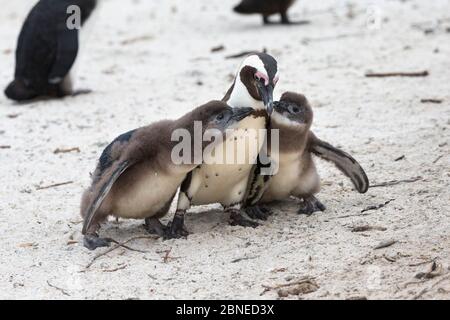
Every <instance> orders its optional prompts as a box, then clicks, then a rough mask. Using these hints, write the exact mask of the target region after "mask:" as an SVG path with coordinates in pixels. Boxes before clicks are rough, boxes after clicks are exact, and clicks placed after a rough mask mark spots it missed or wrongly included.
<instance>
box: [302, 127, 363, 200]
mask: <svg viewBox="0 0 450 320" xmlns="http://www.w3.org/2000/svg"><path fill="white" fill-rule="evenodd" d="M309 150H310V151H311V152H312V153H314V154H315V155H316V156H318V157H320V158H322V159H324V160H326V161H330V162H332V163H334V165H335V166H336V167H337V168H338V169H339V170H340V171H341V172H342V173H343V174H345V175H346V176H347V177H349V178H350V180H351V181H352V182H353V185H354V186H355V188H356V190H358V192H360V193H365V192H367V190H368V189H369V179H368V178H367V175H366V173H365V172H364V169H363V168H362V167H361V165H360V164H359V163H358V162H357V161H356V160H355V159H354V158H353V157H352V156H351V155H349V154H348V153H346V152H344V151H342V150H340V149H338V148H336V147H333V146H332V145H331V144H329V143H328V142H325V141H322V140H320V139H319V138H317V137H316V136H315V135H314V134H313V133H312V132H310V134H309Z"/></svg>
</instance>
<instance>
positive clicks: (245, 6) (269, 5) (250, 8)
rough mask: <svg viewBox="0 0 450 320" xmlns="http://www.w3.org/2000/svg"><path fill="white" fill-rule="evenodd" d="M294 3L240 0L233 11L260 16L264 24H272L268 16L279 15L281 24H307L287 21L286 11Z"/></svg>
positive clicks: (287, 1)
mask: <svg viewBox="0 0 450 320" xmlns="http://www.w3.org/2000/svg"><path fill="white" fill-rule="evenodd" d="M294 2H295V0H242V1H241V3H239V4H238V5H237V6H235V7H234V11H235V12H237V13H241V14H254V13H259V14H262V16H263V22H264V24H271V23H274V22H270V21H269V16H271V15H273V14H280V15H281V24H307V23H308V21H298V22H292V21H290V20H289V18H288V15H287V11H288V9H289V8H290V7H291V6H292V5H293V4H294Z"/></svg>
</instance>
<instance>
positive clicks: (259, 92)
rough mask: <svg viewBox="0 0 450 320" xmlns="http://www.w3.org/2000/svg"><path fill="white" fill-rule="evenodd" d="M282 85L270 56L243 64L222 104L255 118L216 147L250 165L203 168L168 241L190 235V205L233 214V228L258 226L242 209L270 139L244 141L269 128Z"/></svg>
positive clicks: (191, 179)
mask: <svg viewBox="0 0 450 320" xmlns="http://www.w3.org/2000/svg"><path fill="white" fill-rule="evenodd" d="M277 81H278V66H277V61H276V60H275V59H274V58H273V57H272V56H271V55H269V54H266V53H254V54H251V55H249V56H248V57H246V58H245V59H244V61H243V62H242V64H241V65H240V67H239V70H238V72H237V74H236V77H235V79H234V82H233V84H232V85H231V87H230V88H229V90H228V92H227V93H226V95H225V97H224V98H223V101H225V102H226V103H227V104H228V105H230V106H231V107H250V108H252V109H253V112H252V114H251V115H250V116H248V117H247V118H245V119H243V120H242V121H241V122H239V127H238V128H237V129H235V130H234V131H233V132H232V133H230V134H229V135H227V140H226V141H224V142H223V143H222V144H221V145H219V146H217V150H223V151H224V152H223V154H224V155H225V154H226V153H227V151H229V150H231V151H233V154H238V153H240V154H241V155H242V154H243V155H245V159H243V161H241V162H238V161H233V160H234V159H233V160H232V161H231V162H227V161H222V162H221V163H215V164H207V163H204V164H202V165H200V166H199V167H197V168H196V169H195V170H193V171H192V172H191V173H190V174H188V176H187V178H186V180H185V181H184V182H183V184H182V185H181V188H180V194H179V198H178V204H177V211H176V213H175V216H174V219H173V221H172V224H171V226H170V232H169V233H168V236H169V237H171V238H178V237H184V236H186V235H187V234H186V232H185V229H186V228H185V226H184V215H185V212H186V210H187V209H189V207H190V206H191V205H203V204H212V203H220V204H221V205H222V206H223V207H224V208H225V211H226V212H228V213H229V214H230V224H231V225H241V226H246V227H255V226H257V223H256V222H254V221H252V220H250V219H246V218H245V217H244V216H243V215H242V214H241V213H242V211H241V209H242V205H243V203H244V198H245V195H246V189H247V184H248V182H249V181H250V176H251V175H252V174H253V172H254V167H255V165H256V159H257V157H258V155H259V153H260V151H261V149H262V146H263V143H262V140H264V139H265V137H264V136H257V137H252V138H251V139H246V138H245V139H244V137H248V135H249V134H252V133H258V130H260V129H266V128H267V125H268V116H269V115H270V113H271V112H272V102H273V90H274V87H275V85H276V83H277ZM224 160H226V159H224Z"/></svg>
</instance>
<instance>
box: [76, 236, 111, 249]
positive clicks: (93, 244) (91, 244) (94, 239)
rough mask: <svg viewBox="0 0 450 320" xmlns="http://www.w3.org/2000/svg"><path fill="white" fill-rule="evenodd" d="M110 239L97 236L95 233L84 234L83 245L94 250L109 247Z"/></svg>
mask: <svg viewBox="0 0 450 320" xmlns="http://www.w3.org/2000/svg"><path fill="white" fill-rule="evenodd" d="M110 244H111V240H110V239H107V238H99V237H98V236H97V235H85V236H84V239H83V245H84V246H85V247H86V248H87V249H89V250H95V249H97V248H101V247H109V245H110Z"/></svg>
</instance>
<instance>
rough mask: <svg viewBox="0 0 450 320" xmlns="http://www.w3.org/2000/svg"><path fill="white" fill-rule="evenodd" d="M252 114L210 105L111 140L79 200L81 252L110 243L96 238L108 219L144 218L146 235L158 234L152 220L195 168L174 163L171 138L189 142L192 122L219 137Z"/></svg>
mask: <svg viewBox="0 0 450 320" xmlns="http://www.w3.org/2000/svg"><path fill="white" fill-rule="evenodd" d="M252 110H253V109H251V108H231V107H229V106H228V105H227V104H226V103H224V102H221V101H211V102H209V103H207V104H205V105H203V106H201V107H198V108H196V109H194V110H193V111H192V112H189V113H188V114H186V115H185V116H183V117H181V118H179V119H178V120H176V121H173V120H172V121H171V120H164V121H160V122H157V123H154V124H151V125H149V126H146V127H142V128H139V129H136V130H132V131H129V132H127V133H125V134H122V135H120V136H119V137H117V138H116V139H115V140H114V141H113V142H112V143H111V144H109V145H108V146H107V147H106V148H105V150H104V151H103V153H102V155H101V156H100V160H99V163H98V165H97V168H96V169H95V172H94V174H93V178H92V184H91V186H90V187H89V188H88V189H87V190H86V191H85V192H84V194H83V196H82V199H81V216H82V217H83V219H84V224H83V230H82V233H83V235H84V245H85V247H87V248H88V249H91V250H93V249H95V248H97V247H101V246H108V245H109V242H110V239H102V238H99V237H98V234H97V231H98V229H99V227H100V223H101V222H102V221H104V220H105V219H106V218H107V217H108V216H109V215H113V216H115V217H121V218H128V219H145V225H146V227H147V231H149V232H155V233H157V234H159V235H163V233H164V226H163V225H162V224H161V223H160V222H159V220H157V219H158V218H160V217H162V216H164V215H165V214H166V213H167V211H168V209H169V207H170V204H171V202H172V199H173V197H174V196H175V193H176V191H177V189H178V187H179V186H180V184H181V182H182V181H183V179H184V178H185V177H186V175H187V174H188V173H189V172H190V171H191V170H193V169H194V168H195V167H196V166H197V165H198V164H196V163H195V161H194V159H193V158H192V156H191V155H190V156H191V157H190V160H189V161H186V162H189V163H186V162H183V163H182V164H175V162H174V161H173V160H172V151H173V149H174V147H175V146H176V145H178V142H177V141H172V134H173V133H174V132H175V130H184V131H186V130H187V131H188V132H189V133H190V137H191V138H192V137H195V129H194V128H195V124H196V123H198V122H201V124H202V126H201V128H202V133H205V132H206V130H209V129H217V130H219V131H220V132H221V133H222V134H224V133H225V130H226V129H227V128H230V127H232V126H233V125H235V124H237V123H238V122H239V121H240V120H242V119H244V118H245V117H247V116H248V115H249V114H250V113H251V112H252ZM191 143H192V146H193V143H194V142H193V141H191ZM205 144H206V143H205V142H203V145H202V148H205V147H206V145H205ZM183 152H184V150H183ZM183 158H184V157H183Z"/></svg>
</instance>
